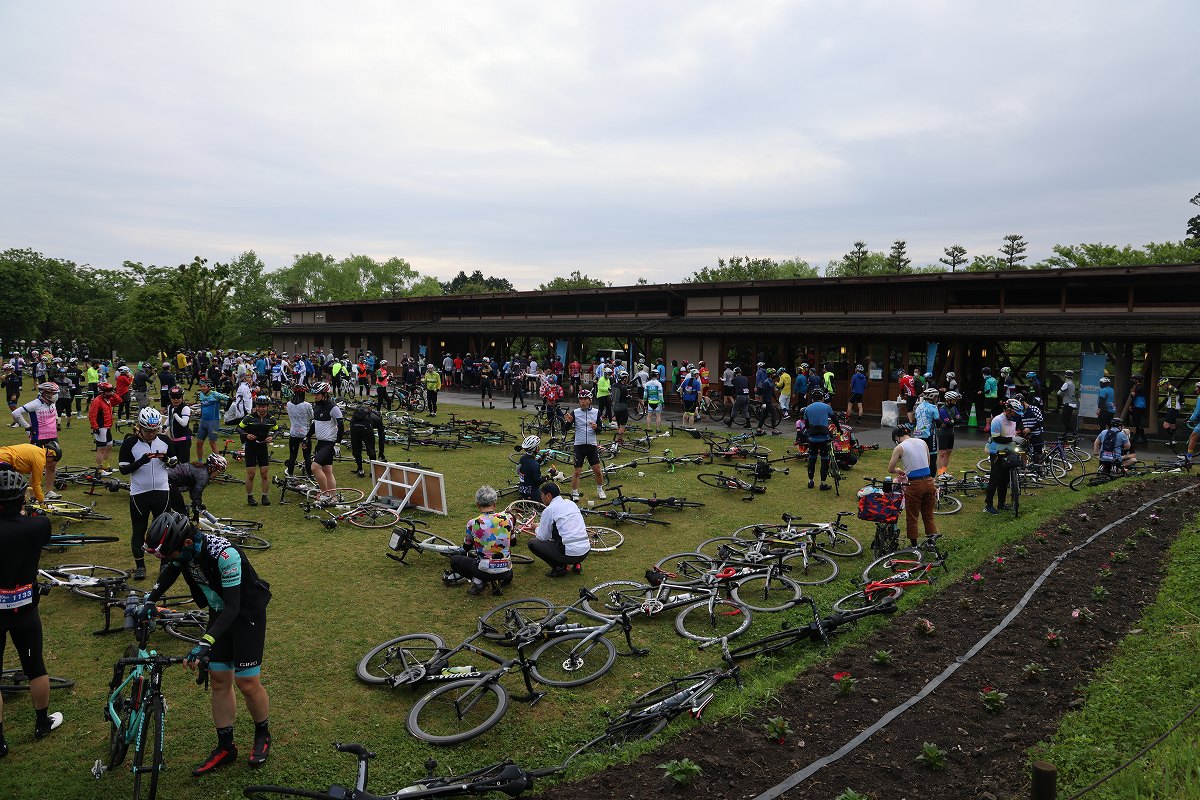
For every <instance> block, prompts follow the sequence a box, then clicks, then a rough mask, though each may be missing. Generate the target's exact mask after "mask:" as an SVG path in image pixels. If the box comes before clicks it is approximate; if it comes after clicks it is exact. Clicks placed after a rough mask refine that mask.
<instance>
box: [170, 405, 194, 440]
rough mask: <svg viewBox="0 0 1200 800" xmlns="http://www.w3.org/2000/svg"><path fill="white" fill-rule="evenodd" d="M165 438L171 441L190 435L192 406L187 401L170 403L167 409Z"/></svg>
mask: <svg viewBox="0 0 1200 800" xmlns="http://www.w3.org/2000/svg"><path fill="white" fill-rule="evenodd" d="M167 417H168V422H167V438H168V439H170V440H171V441H173V442H181V441H183V440H184V439H190V438H191V436H192V428H191V423H192V407H191V406H189V405H188V404H187V403H180V404H179V405H174V404H172V405H171V406H170V407H168V409H167Z"/></svg>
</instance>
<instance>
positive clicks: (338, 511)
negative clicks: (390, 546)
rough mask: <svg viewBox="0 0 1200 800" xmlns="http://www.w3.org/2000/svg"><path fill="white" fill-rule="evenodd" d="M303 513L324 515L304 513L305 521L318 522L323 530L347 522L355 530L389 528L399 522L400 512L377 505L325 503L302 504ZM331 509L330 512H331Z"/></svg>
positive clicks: (372, 503)
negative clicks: (316, 512)
mask: <svg viewBox="0 0 1200 800" xmlns="http://www.w3.org/2000/svg"><path fill="white" fill-rule="evenodd" d="M300 507H301V508H302V509H304V511H306V512H311V511H320V512H321V513H323V514H324V515H325V517H322V516H321V515H320V514H311V513H306V514H305V515H304V518H305V519H315V520H318V521H319V522H320V523H321V525H323V526H324V527H325V530H329V531H331V530H334V529H335V528H337V526H338V524H339V523H341V522H349V523H350V524H351V525H353V526H354V527H356V528H390V527H392V526H393V525H395V524H396V523H398V522H399V521H400V512H399V511H398V510H397V509H394V508H389V507H387V506H384V505H380V504H378V503H374V502H370V503H358V504H357V505H354V506H349V507H347V506H345V505H333V504H326V503H312V502H307V503H303V504H302V505H301V506H300ZM331 509H332V510H331Z"/></svg>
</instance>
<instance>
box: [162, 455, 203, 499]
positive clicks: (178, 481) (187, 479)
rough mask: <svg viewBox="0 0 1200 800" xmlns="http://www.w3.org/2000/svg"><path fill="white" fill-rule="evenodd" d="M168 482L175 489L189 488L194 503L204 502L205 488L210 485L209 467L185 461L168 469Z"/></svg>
mask: <svg viewBox="0 0 1200 800" xmlns="http://www.w3.org/2000/svg"><path fill="white" fill-rule="evenodd" d="M167 484H168V485H169V486H170V487H171V488H172V489H174V490H176V491H178V492H182V491H183V490H184V489H186V490H187V492H188V496H189V497H190V498H191V500H192V505H194V506H200V505H203V504H204V489H205V487H207V486H208V467H202V466H198V465H196V464H189V463H187V462H183V463H181V464H178V465H176V466H174V467H172V468H171V469H169V470H167Z"/></svg>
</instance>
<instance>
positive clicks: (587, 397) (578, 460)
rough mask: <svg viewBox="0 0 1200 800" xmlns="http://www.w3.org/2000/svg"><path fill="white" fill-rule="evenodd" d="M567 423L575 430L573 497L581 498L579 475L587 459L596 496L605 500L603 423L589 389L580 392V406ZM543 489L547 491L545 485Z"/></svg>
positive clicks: (573, 411) (556, 489)
mask: <svg viewBox="0 0 1200 800" xmlns="http://www.w3.org/2000/svg"><path fill="white" fill-rule="evenodd" d="M567 423H568V424H569V425H570V426H571V427H572V428H574V430H575V440H574V444H575V474H574V476H573V477H572V478H571V499H572V500H578V499H579V475H580V473H581V472H582V468H583V462H584V461H586V462H587V463H588V465H589V466H590V467H591V468H592V477H594V478H595V479H596V497H598V498H599V499H601V500H604V499H605V495H604V473H603V472H601V471H600V453H599V449H598V445H599V444H600V441H599V439H598V436H599V433H600V431H601V430H602V426H603V423H602V422H601V421H600V412H599V411H597V410H596V409H594V408H592V393H591V392H589V391H587V390H583V391H581V392H580V394H579V407H578V408H575V409H573V410H572V411H571V414H570V416H569V417H568V418H567ZM548 485H552V484H548ZM554 489H555V494H556V495H557V493H558V487H557V486H555V487H554ZM542 490H543V491H545V487H544V486H543V487H542ZM542 502H543V503H548V502H549V501H548V500H542Z"/></svg>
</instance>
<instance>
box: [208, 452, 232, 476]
mask: <svg viewBox="0 0 1200 800" xmlns="http://www.w3.org/2000/svg"><path fill="white" fill-rule="evenodd" d="M206 463H207V464H208V466H210V467H212V468H213V469H216V470H220V471H221V472H224V471H225V470H226V469H227V468H228V467H229V462H228V461H226V460H225V456H223V455H221V454H220V453H209V455H208V459H207V461H206Z"/></svg>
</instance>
